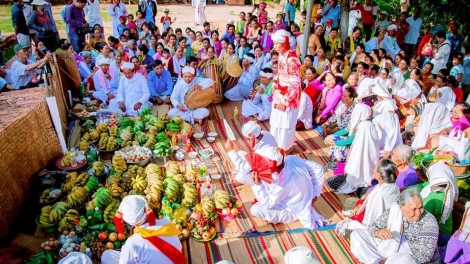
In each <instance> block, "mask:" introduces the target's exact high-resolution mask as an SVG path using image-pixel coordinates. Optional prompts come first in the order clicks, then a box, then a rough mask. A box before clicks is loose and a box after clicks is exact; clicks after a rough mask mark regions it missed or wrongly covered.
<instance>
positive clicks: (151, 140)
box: [144, 135, 157, 150]
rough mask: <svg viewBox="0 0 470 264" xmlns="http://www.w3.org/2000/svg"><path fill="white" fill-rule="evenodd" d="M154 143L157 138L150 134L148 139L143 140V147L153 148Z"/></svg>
mask: <svg viewBox="0 0 470 264" xmlns="http://www.w3.org/2000/svg"><path fill="white" fill-rule="evenodd" d="M156 143H157V138H156V137H155V136H154V135H150V136H149V139H148V140H147V141H146V142H145V144H144V147H146V148H149V149H151V150H153V148H154V147H155V144H156Z"/></svg>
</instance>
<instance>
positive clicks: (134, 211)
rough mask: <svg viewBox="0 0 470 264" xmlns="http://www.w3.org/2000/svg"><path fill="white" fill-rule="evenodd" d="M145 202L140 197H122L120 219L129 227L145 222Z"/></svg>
mask: <svg viewBox="0 0 470 264" xmlns="http://www.w3.org/2000/svg"><path fill="white" fill-rule="evenodd" d="M146 206H147V201H146V200H145V198H144V197H143V196H140V195H129V196H126V197H124V199H123V200H122V202H121V204H120V205H119V210H118V211H120V212H121V213H122V219H123V220H124V221H125V222H126V223H128V224H129V225H132V226H136V225H141V224H143V223H144V222H145V220H146V218H147V214H146V212H145V207H146Z"/></svg>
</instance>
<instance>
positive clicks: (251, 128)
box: [242, 121, 261, 138]
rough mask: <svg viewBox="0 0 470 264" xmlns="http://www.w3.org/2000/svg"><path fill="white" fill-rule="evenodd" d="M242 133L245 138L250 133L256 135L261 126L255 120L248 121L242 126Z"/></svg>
mask: <svg viewBox="0 0 470 264" xmlns="http://www.w3.org/2000/svg"><path fill="white" fill-rule="evenodd" d="M242 134H243V136H244V137H246V138H250V134H253V136H255V137H258V136H259V135H260V134H261V126H260V125H259V124H258V123H256V122H255V121H249V122H248V123H246V124H244V125H243V126H242Z"/></svg>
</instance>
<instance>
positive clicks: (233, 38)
mask: <svg viewBox="0 0 470 264" xmlns="http://www.w3.org/2000/svg"><path fill="white" fill-rule="evenodd" d="M222 39H228V42H229V43H230V44H234V43H235V34H233V36H230V33H228V32H227V33H225V35H224V36H223V37H222Z"/></svg>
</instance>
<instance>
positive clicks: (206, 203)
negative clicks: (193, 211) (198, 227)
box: [198, 196, 218, 221]
mask: <svg viewBox="0 0 470 264" xmlns="http://www.w3.org/2000/svg"><path fill="white" fill-rule="evenodd" d="M200 205H201V207H200V208H201V209H202V212H203V214H204V217H206V218H209V219H210V221H215V220H216V219H217V217H218V216H217V213H216V212H215V202H214V199H213V198H211V197H209V196H206V197H204V198H203V199H202V201H201V204H200ZM198 209H199V208H198Z"/></svg>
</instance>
